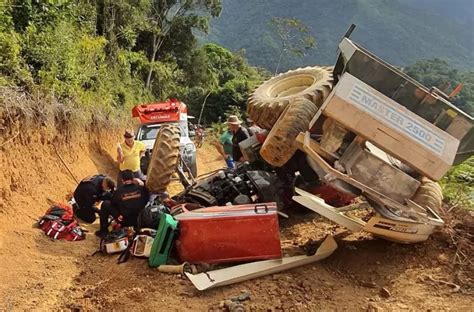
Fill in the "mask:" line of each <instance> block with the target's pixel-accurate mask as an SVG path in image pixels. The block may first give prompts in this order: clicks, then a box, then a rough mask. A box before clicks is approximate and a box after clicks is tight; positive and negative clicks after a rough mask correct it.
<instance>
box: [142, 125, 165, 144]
mask: <svg viewBox="0 0 474 312" xmlns="http://www.w3.org/2000/svg"><path fill="white" fill-rule="evenodd" d="M158 130H160V126H159V125H157V126H153V127H143V128H142V131H140V136H139V138H138V140H139V141H143V140H154V139H156V136H157V135H158Z"/></svg>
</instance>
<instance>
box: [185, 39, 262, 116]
mask: <svg viewBox="0 0 474 312" xmlns="http://www.w3.org/2000/svg"><path fill="white" fill-rule="evenodd" d="M200 51H202V52H203V53H204V55H205V61H204V62H205V64H206V65H205V67H206V77H209V79H210V81H211V83H209V84H207V85H204V86H202V87H201V88H193V89H192V90H190V92H189V93H188V94H187V95H186V97H185V98H186V99H187V101H188V102H189V103H190V109H191V112H192V113H193V114H199V113H200V111H201V109H202V108H203V103H205V105H206V106H205V108H204V110H203V115H202V117H203V120H204V122H205V123H209V122H213V121H217V120H219V117H221V119H222V118H223V117H224V115H225V112H226V111H228V110H230V109H231V108H232V109H233V110H234V111H235V109H240V110H241V111H244V110H245V106H246V101H247V98H248V96H249V94H250V92H252V90H253V89H254V88H255V87H256V86H257V85H258V84H259V83H260V82H261V81H262V80H263V79H264V77H265V74H262V73H261V72H259V71H258V70H257V69H256V68H254V67H251V66H250V65H249V64H248V63H247V60H246V59H245V58H244V57H243V56H242V55H241V54H238V53H232V52H231V51H229V50H227V49H225V48H223V47H221V46H218V45H216V44H212V43H208V44H205V45H204V46H202V47H201V48H200ZM267 74H268V73H267Z"/></svg>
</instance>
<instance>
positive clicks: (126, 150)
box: [117, 130, 146, 186]
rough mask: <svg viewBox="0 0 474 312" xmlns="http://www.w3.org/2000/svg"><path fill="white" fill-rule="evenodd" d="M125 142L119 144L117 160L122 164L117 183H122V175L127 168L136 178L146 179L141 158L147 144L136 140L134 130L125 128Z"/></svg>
mask: <svg viewBox="0 0 474 312" xmlns="http://www.w3.org/2000/svg"><path fill="white" fill-rule="evenodd" d="M123 137H124V142H122V143H120V144H119V145H118V146H117V161H118V163H119V166H120V171H119V175H118V178H117V183H118V185H119V186H120V185H121V184H122V178H121V175H122V173H123V172H124V171H125V170H130V171H132V172H133V176H134V177H135V178H138V179H141V180H143V181H145V176H144V175H143V173H142V171H141V169H140V159H141V158H142V156H143V155H144V154H145V150H146V147H145V144H144V143H143V142H140V141H136V140H135V133H134V132H133V130H125V133H124V135H123Z"/></svg>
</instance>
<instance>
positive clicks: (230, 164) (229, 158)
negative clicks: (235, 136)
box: [225, 157, 235, 169]
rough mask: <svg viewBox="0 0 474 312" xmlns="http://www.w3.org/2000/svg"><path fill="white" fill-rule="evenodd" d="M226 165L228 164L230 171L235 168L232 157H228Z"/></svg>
mask: <svg viewBox="0 0 474 312" xmlns="http://www.w3.org/2000/svg"><path fill="white" fill-rule="evenodd" d="M225 163H226V164H227V168H229V169H234V168H235V164H234V160H233V159H232V157H227V158H226V160H225Z"/></svg>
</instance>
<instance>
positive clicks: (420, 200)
mask: <svg viewBox="0 0 474 312" xmlns="http://www.w3.org/2000/svg"><path fill="white" fill-rule="evenodd" d="M412 200H413V201H414V202H415V203H417V204H418V205H420V206H422V207H425V208H426V207H428V208H431V209H432V210H433V211H435V212H437V213H438V212H440V210H441V206H442V204H443V190H442V189H441V186H440V185H439V183H437V182H434V181H431V180H430V179H428V178H426V177H425V178H423V179H421V185H420V187H419V188H418V190H417V191H416V193H415V196H413V199H412Z"/></svg>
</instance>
